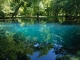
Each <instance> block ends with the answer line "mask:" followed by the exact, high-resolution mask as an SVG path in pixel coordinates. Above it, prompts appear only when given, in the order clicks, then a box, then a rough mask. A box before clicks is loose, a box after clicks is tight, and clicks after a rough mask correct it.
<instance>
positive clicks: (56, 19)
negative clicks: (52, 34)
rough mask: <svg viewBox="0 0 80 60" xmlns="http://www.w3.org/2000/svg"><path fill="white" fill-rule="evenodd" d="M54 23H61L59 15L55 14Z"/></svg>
mask: <svg viewBox="0 0 80 60" xmlns="http://www.w3.org/2000/svg"><path fill="white" fill-rule="evenodd" d="M54 22H59V21H58V13H55V14H54Z"/></svg>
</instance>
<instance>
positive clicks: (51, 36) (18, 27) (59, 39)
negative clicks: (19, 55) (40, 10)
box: [0, 23, 80, 60]
mask: <svg viewBox="0 0 80 60" xmlns="http://www.w3.org/2000/svg"><path fill="white" fill-rule="evenodd" d="M76 29H80V26H78V25H61V24H58V23H46V24H41V23H40V24H39V23H35V24H23V25H22V24H21V23H1V24H0V30H1V31H5V34H7V35H9V34H16V33H17V35H20V36H21V37H22V40H24V38H26V40H30V41H38V42H39V43H38V42H35V43H34V44H33V46H34V47H37V48H38V46H39V45H40V43H42V45H40V46H45V47H44V48H42V49H36V48H35V51H34V50H32V51H31V52H32V53H30V51H29V53H28V52H27V53H28V54H26V55H27V56H28V57H30V60H56V57H57V55H56V53H55V52H54V48H53V46H54V45H55V44H63V45H65V44H64V42H67V41H64V38H63V37H64V35H65V36H67V38H68V36H70V37H71V35H70V34H68V35H67V33H69V31H70V30H71V31H72V32H74V30H76ZM76 33H78V34H80V30H78V31H77V32H76ZM0 34H2V33H1V32H0ZM79 36H80V35H79ZM16 38H18V37H17V36H16ZM65 40H66V37H65ZM43 42H44V43H43ZM49 43H50V44H52V47H50V48H49V47H48V46H51V45H47V44H49ZM31 44H32V43H31ZM38 44H39V45H38ZM27 45H29V44H27ZM58 48H59V47H58ZM30 49H32V48H31V47H30Z"/></svg>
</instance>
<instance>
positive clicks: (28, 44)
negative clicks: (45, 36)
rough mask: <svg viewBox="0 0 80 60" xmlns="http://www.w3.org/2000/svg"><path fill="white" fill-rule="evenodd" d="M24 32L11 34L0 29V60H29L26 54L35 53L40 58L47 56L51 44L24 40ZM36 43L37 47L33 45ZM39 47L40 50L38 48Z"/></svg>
mask: <svg viewBox="0 0 80 60" xmlns="http://www.w3.org/2000/svg"><path fill="white" fill-rule="evenodd" d="M26 38H27V36H25V34H24V32H15V33H11V32H9V31H7V30H5V29H0V59H1V60H4V59H9V60H30V57H28V56H27V54H30V55H32V54H33V52H35V51H40V55H39V57H40V56H42V55H45V54H47V52H48V51H49V50H50V49H51V48H52V46H53V45H52V44H50V43H47V42H46V41H45V42H41V43H40V42H38V41H37V40H33V41H32V40H28V39H26ZM36 43H38V44H39V46H38V47H35V46H34V45H35V44H36ZM39 47H40V48H39Z"/></svg>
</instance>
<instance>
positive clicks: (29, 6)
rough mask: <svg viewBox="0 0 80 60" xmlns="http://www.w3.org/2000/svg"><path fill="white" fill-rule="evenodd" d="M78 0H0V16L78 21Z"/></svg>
mask: <svg viewBox="0 0 80 60" xmlns="http://www.w3.org/2000/svg"><path fill="white" fill-rule="evenodd" d="M79 8H80V0H74V1H73V0H5V1H3V0H0V18H10V17H11V18H13V17H26V18H27V17H29V18H31V17H36V18H37V19H38V18H40V17H42V18H43V17H45V18H52V22H60V23H63V24H79V23H80V9H79Z"/></svg>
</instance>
